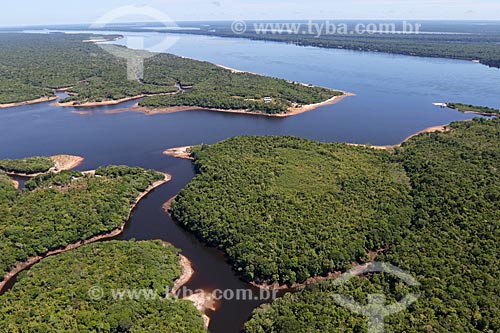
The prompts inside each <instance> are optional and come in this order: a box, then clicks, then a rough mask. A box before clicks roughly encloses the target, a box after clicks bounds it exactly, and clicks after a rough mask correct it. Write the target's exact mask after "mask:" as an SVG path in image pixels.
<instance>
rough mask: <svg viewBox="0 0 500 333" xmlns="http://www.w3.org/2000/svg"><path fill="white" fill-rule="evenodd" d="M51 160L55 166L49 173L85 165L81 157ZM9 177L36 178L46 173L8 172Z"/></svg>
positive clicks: (52, 158)
mask: <svg viewBox="0 0 500 333" xmlns="http://www.w3.org/2000/svg"><path fill="white" fill-rule="evenodd" d="M50 159H51V160H52V161H54V166H53V167H52V168H50V169H49V170H48V171H47V172H53V173H59V172H61V171H64V170H71V169H74V168H76V167H78V166H79V165H80V164H82V163H83V161H84V160H85V158H83V157H81V156H74V155H54V156H50ZM6 173H7V174H8V175H9V176H19V177H36V176H39V175H41V174H44V173H46V172H39V173H33V174H27V173H17V172H9V171H6Z"/></svg>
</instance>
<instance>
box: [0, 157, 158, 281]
mask: <svg viewBox="0 0 500 333" xmlns="http://www.w3.org/2000/svg"><path fill="white" fill-rule="evenodd" d="M0 177H1V180H2V181H1V182H0V186H1V188H0V216H1V219H0V282H2V281H3V280H4V279H5V278H10V277H11V276H12V275H13V274H15V273H17V272H19V271H21V270H22V269H24V268H26V267H28V266H30V265H32V264H33V263H36V262H37V261H39V260H40V259H41V258H43V257H45V256H46V255H47V254H53V253H59V252H63V251H64V250H65V249H70V248H74V247H77V246H79V245H82V244H83V243H84V242H88V241H89V240H91V239H94V240H98V239H99V238H105V237H106V235H107V234H110V235H111V234H114V232H116V231H120V230H121V228H122V227H123V225H124V223H125V222H126V221H127V220H128V218H129V214H130V212H131V209H132V208H133V207H134V205H135V204H136V203H137V201H138V198H140V197H142V196H143V195H144V194H145V193H147V192H148V191H150V190H151V189H152V188H153V187H154V186H158V185H160V184H162V183H164V182H165V181H167V180H168V178H167V177H166V175H165V174H162V173H159V172H156V171H153V170H144V169H141V168H131V167H126V166H109V167H103V168H99V169H97V170H95V171H92V172H88V173H82V172H79V171H62V172H60V173H44V174H41V175H39V176H37V177H34V178H32V179H30V180H29V181H27V182H26V183H25V187H26V188H25V189H24V190H16V189H15V188H14V187H13V185H12V182H11V181H10V179H9V178H8V177H7V176H6V175H5V174H2V175H0ZM4 282H5V281H4ZM1 285H3V283H1Z"/></svg>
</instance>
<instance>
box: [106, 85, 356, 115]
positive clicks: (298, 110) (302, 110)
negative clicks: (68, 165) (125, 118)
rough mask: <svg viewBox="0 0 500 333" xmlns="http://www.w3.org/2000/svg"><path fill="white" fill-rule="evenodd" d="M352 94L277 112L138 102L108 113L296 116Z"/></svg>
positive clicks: (345, 93) (344, 93) (334, 102)
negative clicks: (149, 104) (209, 113)
mask: <svg viewBox="0 0 500 333" xmlns="http://www.w3.org/2000/svg"><path fill="white" fill-rule="evenodd" d="M336 91H339V90H336ZM351 96H356V94H353V93H349V92H343V95H342V96H335V97H332V98H330V99H328V100H326V101H323V102H320V103H315V104H309V105H303V106H291V107H289V108H288V112H286V113H276V114H269V113H262V112H255V111H249V110H243V109H239V110H232V109H214V108H205V107H199V106H172V107H166V108H156V109H154V108H148V107H143V106H139V105H138V104H137V105H136V106H134V107H132V108H130V109H122V110H115V111H108V112H107V113H109V114H110V113H121V112H130V111H138V112H141V113H143V114H145V115H150V116H151V115H157V114H168V113H175V112H183V111H196V110H203V111H214V112H224V113H237V114H247V115H254V116H264V117H276V118H284V117H291V116H296V115H299V114H302V113H305V112H308V111H312V110H316V109H317V108H320V107H322V106H326V105H332V104H337V103H339V102H340V101H342V100H343V99H344V98H346V97H351Z"/></svg>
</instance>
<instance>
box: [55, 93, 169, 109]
mask: <svg viewBox="0 0 500 333" xmlns="http://www.w3.org/2000/svg"><path fill="white" fill-rule="evenodd" d="M175 94H177V92H174V93H159V94H141V95H136V96H130V97H125V98H121V99H114V100H109V101H102V102H87V103H81V104H78V102H77V101H74V102H65V103H61V102H57V103H53V104H52V105H53V106H61V107H75V108H85V107H87V108H88V107H98V106H110V105H118V104H121V103H125V102H129V101H135V100H138V99H141V98H144V97H152V96H167V95H175Z"/></svg>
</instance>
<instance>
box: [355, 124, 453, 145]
mask: <svg viewBox="0 0 500 333" xmlns="http://www.w3.org/2000/svg"><path fill="white" fill-rule="evenodd" d="M448 126H449V124H445V125H438V126H432V127H428V128H426V129H423V130H421V131H419V132H417V133H415V134H412V135H410V136H409V137H407V138H406V139H404V140H403V141H402V142H401V143H398V144H396V145H389V146H372V145H369V144H359V143H347V144H348V145H349V146H356V147H369V148H373V149H380V150H388V149H394V148H397V147H401V145H402V144H403V143H405V142H406V141H408V140H410V139H412V138H414V137H416V136H417V135H420V134H423V133H433V132H447V131H449V130H450V128H449V127H448Z"/></svg>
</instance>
